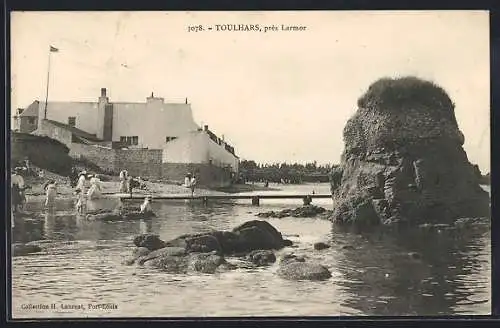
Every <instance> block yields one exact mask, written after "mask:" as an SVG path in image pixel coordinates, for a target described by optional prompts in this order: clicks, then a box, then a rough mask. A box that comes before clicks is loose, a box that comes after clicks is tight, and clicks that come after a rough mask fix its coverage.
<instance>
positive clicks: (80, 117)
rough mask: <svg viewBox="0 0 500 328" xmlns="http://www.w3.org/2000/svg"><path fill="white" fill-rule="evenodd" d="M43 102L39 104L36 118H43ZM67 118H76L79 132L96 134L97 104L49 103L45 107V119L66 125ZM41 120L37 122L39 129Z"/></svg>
mask: <svg viewBox="0 0 500 328" xmlns="http://www.w3.org/2000/svg"><path fill="white" fill-rule="evenodd" d="M44 111H45V102H42V101H41V102H39V106H38V117H39V118H42V119H43V118H44ZM68 117H76V125H75V127H77V128H78V129H80V130H83V131H85V132H88V133H90V134H96V133H97V126H96V118H97V102H95V103H94V102H73V101H68V102H62V101H49V102H48V105H47V119H49V120H53V121H57V122H61V123H64V124H68ZM42 119H39V120H38V126H39V127H40V124H41V121H42Z"/></svg>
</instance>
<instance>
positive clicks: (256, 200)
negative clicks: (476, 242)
mask: <svg viewBox="0 0 500 328" xmlns="http://www.w3.org/2000/svg"><path fill="white" fill-rule="evenodd" d="M122 195H123V194H122ZM119 197H120V199H121V200H122V201H126V200H142V199H144V197H146V196H145V195H132V196H130V195H127V196H125V195H123V196H119ZM151 198H152V199H153V200H166V201H168V200H172V201H175V200H178V201H181V200H199V201H201V202H203V203H204V204H207V203H208V202H209V201H210V200H239V199H248V200H251V202H252V205H256V206H258V205H259V204H260V200H261V199H302V201H303V202H304V205H309V204H311V202H312V200H313V199H314V198H318V199H319V198H323V199H326V198H332V195H329V194H322V195H321V194H317V195H316V194H291V195H284V194H275V195H273V194H263V195H241V194H240V195H237V194H236V195H232V194H227V195H195V196H191V195H158V196H151Z"/></svg>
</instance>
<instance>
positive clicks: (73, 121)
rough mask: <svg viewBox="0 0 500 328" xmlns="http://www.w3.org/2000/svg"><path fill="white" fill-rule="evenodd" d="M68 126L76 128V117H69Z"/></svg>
mask: <svg viewBox="0 0 500 328" xmlns="http://www.w3.org/2000/svg"><path fill="white" fill-rule="evenodd" d="M68 125H69V126H73V127H74V126H76V117H74V116H70V117H68Z"/></svg>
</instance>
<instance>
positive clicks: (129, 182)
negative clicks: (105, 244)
mask: <svg viewBox="0 0 500 328" xmlns="http://www.w3.org/2000/svg"><path fill="white" fill-rule="evenodd" d="M22 170H23V168H22V167H16V168H15V169H14V170H13V171H12V175H11V189H12V212H13V213H18V212H20V211H21V210H22V208H23V207H24V204H25V203H26V196H25V189H27V188H29V187H28V186H26V184H25V181H24V178H23V175H22V174H21V171H22ZM70 178H71V186H72V187H73V188H74V191H75V195H76V197H77V199H76V206H75V207H76V211H77V212H78V213H80V214H85V213H86V209H87V201H88V200H92V199H97V198H100V197H101V195H102V187H101V181H100V179H99V178H98V176H96V175H94V174H87V172H86V171H85V170H83V171H81V172H80V173H77V171H76V170H75V169H73V170H72V174H71V177H70ZM119 179H120V187H119V191H120V192H121V193H132V189H133V188H136V187H140V181H138V180H137V179H133V178H132V177H131V176H129V174H128V172H127V171H126V170H122V171H121V172H120V176H119ZM196 185H197V180H196V177H195V176H194V175H193V174H191V173H187V174H186V176H185V178H184V183H183V184H182V186H184V187H186V188H189V189H190V190H191V196H193V195H194V191H195V187H196ZM57 188H58V185H57V182H56V181H55V180H49V181H47V182H46V183H44V184H43V190H44V192H45V203H44V204H45V207H46V208H47V209H49V210H50V209H53V208H54V207H55V202H56V198H57ZM151 201H152V197H151V196H147V197H145V199H144V203H143V204H142V205H141V206H140V212H141V213H146V212H151V211H152V209H151Z"/></svg>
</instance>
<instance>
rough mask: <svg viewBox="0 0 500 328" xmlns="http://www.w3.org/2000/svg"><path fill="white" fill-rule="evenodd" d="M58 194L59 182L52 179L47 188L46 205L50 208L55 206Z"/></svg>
mask: <svg viewBox="0 0 500 328" xmlns="http://www.w3.org/2000/svg"><path fill="white" fill-rule="evenodd" d="M56 196H57V182H55V181H54V180H51V181H50V182H49V184H48V185H47V188H46V190H45V206H46V207H47V208H48V209H53V208H54V206H55V204H56Z"/></svg>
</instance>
